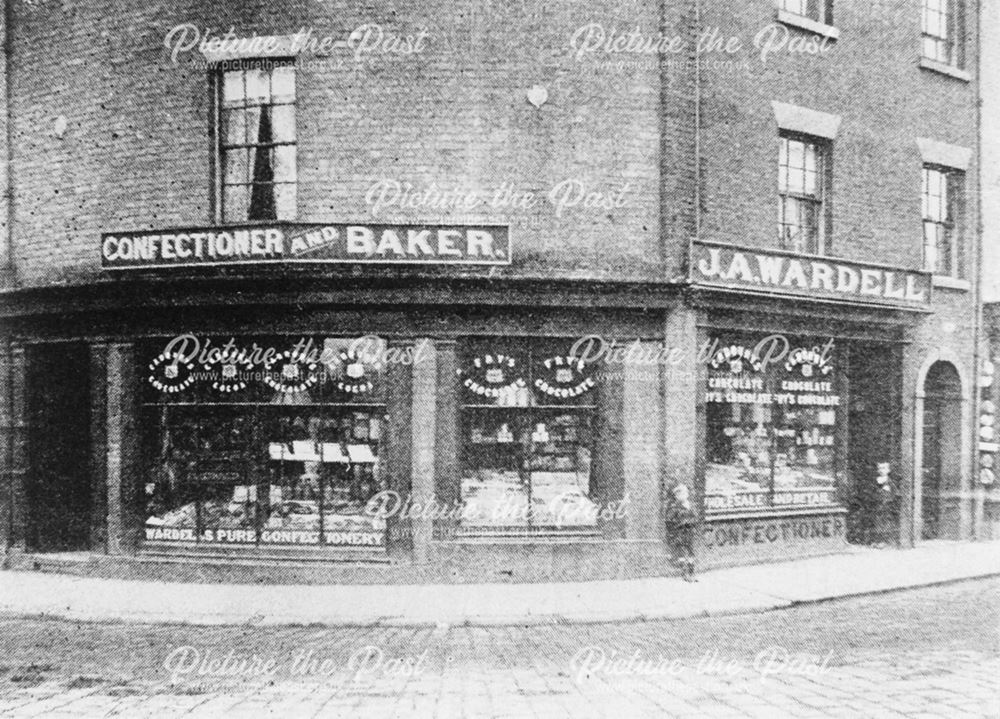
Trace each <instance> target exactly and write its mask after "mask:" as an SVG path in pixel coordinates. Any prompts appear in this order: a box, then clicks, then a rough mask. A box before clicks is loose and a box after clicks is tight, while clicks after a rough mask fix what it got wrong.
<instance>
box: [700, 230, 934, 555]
mask: <svg viewBox="0 0 1000 719" xmlns="http://www.w3.org/2000/svg"><path fill="white" fill-rule="evenodd" d="M693 273H694V282H695V284H696V285H698V286H699V295H698V299H697V300H696V301H697V303H698V304H699V305H700V306H701V307H702V312H701V315H700V316H701V330H700V338H701V342H702V344H703V350H702V357H701V360H702V362H701V363H700V364H701V365H702V371H701V375H700V380H699V381H700V383H701V386H702V390H703V394H702V399H701V409H700V415H701V425H702V430H701V431H702V432H703V441H702V442H701V444H702V446H703V448H704V449H703V456H702V458H701V461H700V462H699V465H700V471H699V474H700V477H699V480H700V481H701V482H702V496H703V506H704V523H703V526H702V536H701V542H702V549H703V556H704V558H705V561H706V563H707V564H709V565H718V564H736V563H745V562H755V561H773V560H780V559H783V558H788V557H791V556H802V555H809V554H822V553H829V552H835V551H839V550H843V549H844V548H845V547H846V545H847V544H848V543H862V544H873V545H890V544H896V543H898V542H899V541H900V538H901V527H902V523H901V522H902V521H903V517H902V511H903V507H904V506H905V503H906V501H907V497H911V496H912V488H911V487H910V486H909V483H910V481H911V480H910V478H909V472H908V470H907V468H906V460H904V455H903V434H904V431H906V429H905V426H904V425H905V423H904V420H903V414H904V413H903V363H904V361H905V354H906V348H907V346H908V336H909V334H908V333H909V332H910V331H911V330H912V328H913V327H914V326H916V324H917V323H918V322H919V320H920V318H922V317H923V315H924V314H925V313H926V307H927V305H928V303H929V301H930V282H929V278H928V277H927V276H926V275H923V274H922V273H919V272H911V271H907V270H901V269H890V268H884V267H868V266H864V265H859V264H856V263H843V262H838V261H830V260H826V259H821V258H813V259H809V260H803V259H801V258H800V257H795V256H793V255H784V254H782V253H772V252H767V253H765V252H761V251H752V250H745V251H743V250H740V249H738V248H733V247H724V246H713V245H709V244H699V245H696V262H695V263H694V266H693ZM862 290H867V291H866V292H864V293H862ZM751 302H752V304H751ZM748 305H749V307H748Z"/></svg>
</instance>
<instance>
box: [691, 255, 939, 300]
mask: <svg viewBox="0 0 1000 719" xmlns="http://www.w3.org/2000/svg"><path fill="white" fill-rule="evenodd" d="M692 259H693V262H692V280H693V282H694V283H695V284H696V285H702V286H709V287H718V288H720V289H728V290H741V291H748V292H766V293H768V294H783V295H794V296H796V297H801V298H808V299H822V300H837V301H842V302H865V303H870V304H885V305H894V306H897V307H913V308H922V307H926V306H927V305H929V304H930V301H931V278H930V275H929V274H928V273H927V272H921V271H919V270H910V269H900V268H888V267H881V266H877V265H866V264H862V263H859V262H852V261H849V260H843V259H833V258H830V259H827V258H822V257H816V256H802V255H794V254H792V253H779V252H773V251H766V250H751V249H746V248H740V247H733V246H729V245H712V244H708V243H703V242H695V243H694V257H693V258H692Z"/></svg>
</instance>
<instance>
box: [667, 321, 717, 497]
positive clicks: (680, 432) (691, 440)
mask: <svg viewBox="0 0 1000 719" xmlns="http://www.w3.org/2000/svg"><path fill="white" fill-rule="evenodd" d="M697 320H698V314H697V312H695V311H693V310H689V309H687V308H685V307H683V306H677V307H674V308H673V309H671V310H670V311H669V313H668V314H667V317H666V322H665V327H664V343H665V346H666V347H667V348H668V349H669V350H670V351H674V350H676V357H677V361H676V362H673V361H671V355H670V354H669V353H668V354H667V361H666V362H665V364H664V370H663V398H664V423H663V427H664V434H663V476H664V483H665V485H666V486H667V487H668V488H670V487H673V486H674V485H675V484H679V483H684V484H687V485H688V487H689V488H690V489H691V496H692V501H696V499H695V498H696V497H699V496H700V488H699V487H698V477H697V472H696V467H697V466H698V455H699V449H700V444H701V442H702V441H703V438H702V436H701V435H702V430H701V427H700V426H699V411H698V408H699V406H701V404H700V399H701V398H702V396H703V394H704V392H702V391H700V390H701V388H702V387H704V384H702V380H701V376H700V370H701V367H702V365H703V364H704V363H702V362H700V361H699V357H698V354H699V349H700V347H701V342H703V340H704V338H705V337H707V335H705V334H704V333H699V331H698V326H697Z"/></svg>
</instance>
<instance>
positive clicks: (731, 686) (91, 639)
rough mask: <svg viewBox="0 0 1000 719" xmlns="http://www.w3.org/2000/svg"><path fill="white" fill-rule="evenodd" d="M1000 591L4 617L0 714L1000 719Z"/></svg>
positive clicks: (976, 586) (967, 585)
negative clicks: (532, 616) (719, 613)
mask: <svg viewBox="0 0 1000 719" xmlns="http://www.w3.org/2000/svg"><path fill="white" fill-rule="evenodd" d="M998 636H1000V579H990V580H981V581H975V582H964V583H960V584H953V585H948V586H941V587H932V588H927V589H921V590H915V591H908V592H896V593H890V594H884V595H878V596H873V597H863V598H859V599H850V600H843V601H835V602H827V603H822V604H814V605H808V606H802V607H797V608H793V609H788V610H781V611H774V612H767V613H762V614H751V615H742V616H731V617H716V618H703V619H688V620H680V621H666V622H635V623H628V624H615V625H610V624H591V625H548V626H534V627H523V628H522V627H496V628H478V627H450V628H449V627H437V628H435V627H426V628H388V627H387V628H366V627H353V628H350V627H349V628H326V627H321V626H304V627H286V628H279V627H253V626H241V627H187V626H176V625H159V626H156V625H135V624H120V623H116V624H95V623H77V622H68V621H62V620H49V619H45V618H32V619H14V618H10V617H7V618H3V617H0V716H13V717H31V716H35V717H45V718H46V719H48V718H50V717H51V718H58V717H113V716H119V717H127V718H128V719H132V718H133V717H157V719H166V718H169V717H248V718H249V717H267V716H273V717H282V718H285V717H293V718H294V717H314V716H315V717H352V718H354V717H384V718H387V719H388V718H390V717H446V718H451V717H469V718H476V719H478V718H479V717H537V718H538V719H550V718H561V717H565V718H567V719H568V718H570V717H572V719H587V718H589V717H594V718H598V717H614V718H615V719H632V718H633V717H762V718H765V717H766V718H767V719H774V718H775V717H879V718H882V717H907V718H908V719H919V718H921V717H947V718H948V719H957V718H959V717H998V716H1000V639H998Z"/></svg>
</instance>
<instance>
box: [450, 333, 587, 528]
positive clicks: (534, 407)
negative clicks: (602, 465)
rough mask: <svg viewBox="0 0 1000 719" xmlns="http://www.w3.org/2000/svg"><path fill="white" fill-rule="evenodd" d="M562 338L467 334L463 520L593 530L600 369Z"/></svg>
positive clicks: (468, 524) (462, 376)
mask: <svg viewBox="0 0 1000 719" xmlns="http://www.w3.org/2000/svg"><path fill="white" fill-rule="evenodd" d="M569 349H570V345H569V343H568V342H566V343H558V342H547V343H546V342H522V343H518V342H511V341H502V340H484V341H469V342H468V343H467V344H466V346H465V348H464V351H463V353H462V358H461V367H460V369H459V373H458V375H459V376H458V381H459V383H460V388H459V393H460V395H459V396H460V401H461V433H462V438H461V440H462V450H461V452H462V458H461V459H462V461H461V472H462V474H461V492H462V496H461V498H462V515H461V527H462V528H463V529H464V530H467V531H470V532H471V533H493V532H496V533H502V532H503V531H510V530H513V531H525V530H538V531H560V530H581V529H584V530H594V529H596V526H597V519H596V517H597V507H596V505H595V504H594V503H593V502H592V501H591V498H590V497H591V482H592V477H591V452H592V448H593V426H594V411H595V409H596V402H597V396H598V383H597V375H596V369H597V368H595V367H593V366H588V365H586V364H585V363H583V362H582V361H580V360H579V359H577V358H575V357H573V356H572V355H571V354H570V353H569Z"/></svg>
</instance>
